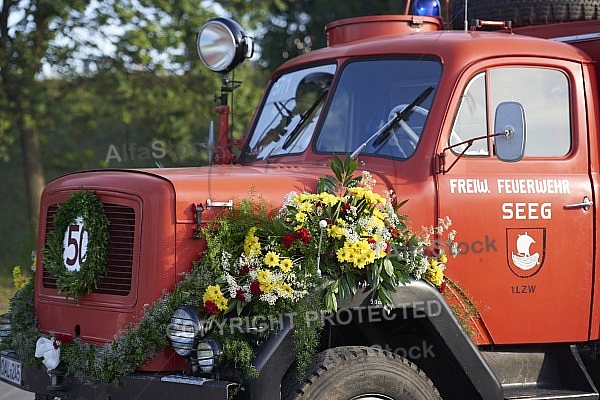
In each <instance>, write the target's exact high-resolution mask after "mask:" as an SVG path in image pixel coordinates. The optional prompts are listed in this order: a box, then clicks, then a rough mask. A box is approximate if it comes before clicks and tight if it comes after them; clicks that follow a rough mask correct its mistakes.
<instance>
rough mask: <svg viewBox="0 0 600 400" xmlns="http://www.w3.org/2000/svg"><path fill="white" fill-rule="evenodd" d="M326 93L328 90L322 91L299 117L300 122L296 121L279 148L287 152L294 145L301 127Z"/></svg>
mask: <svg viewBox="0 0 600 400" xmlns="http://www.w3.org/2000/svg"><path fill="white" fill-rule="evenodd" d="M328 92H329V89H327V90H324V91H323V92H322V93H321V94H320V95H319V97H317V99H316V100H315V102H314V103H312V105H311V106H310V108H309V109H308V110H306V111H305V112H304V113H303V114H302V115H300V121H298V124H296V126H295V127H294V129H292V131H291V132H290V134H289V135H288V137H287V138H286V139H285V142H283V146H281V148H282V149H283V150H287V148H288V147H290V145H291V144H292V143H294V141H295V140H296V138H297V137H298V135H299V134H300V131H301V130H302V127H304V125H305V124H306V121H308V117H310V116H311V115H312V113H313V112H314V111H315V109H316V108H317V107H318V106H319V104H321V102H322V101H323V99H325V96H326V95H327V93H328Z"/></svg>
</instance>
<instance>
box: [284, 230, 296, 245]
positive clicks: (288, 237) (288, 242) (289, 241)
mask: <svg viewBox="0 0 600 400" xmlns="http://www.w3.org/2000/svg"><path fill="white" fill-rule="evenodd" d="M294 240H296V235H294V234H293V233H288V234H287V235H284V236H283V245H284V246H285V247H286V248H288V249H289V248H290V247H291V246H292V244H293V243H294Z"/></svg>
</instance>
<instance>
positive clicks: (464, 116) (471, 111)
mask: <svg viewBox="0 0 600 400" xmlns="http://www.w3.org/2000/svg"><path fill="white" fill-rule="evenodd" d="M486 115H487V103H486V95H485V72H482V73H480V74H478V75H476V76H475V77H474V78H473V79H472V80H471V81H470V82H469V84H468V85H467V87H466V88H465V91H464V93H463V95H462V98H461V101H460V106H459V108H458V113H457V114H456V118H455V119H454V125H453V126H452V132H451V134H450V143H449V144H450V145H455V144H458V143H461V142H464V141H466V140H469V139H472V138H475V137H478V136H483V135H486V134H487V118H486ZM466 147H467V145H462V146H456V147H454V148H453V149H452V150H453V151H454V152H455V153H457V154H460V153H462V152H463V151H464V150H465V148H466ZM464 154H465V155H466V156H487V155H489V154H490V151H489V147H488V141H487V140H485V139H480V140H475V141H473V144H472V145H471V147H469V148H468V149H467V150H466V151H465V153H464Z"/></svg>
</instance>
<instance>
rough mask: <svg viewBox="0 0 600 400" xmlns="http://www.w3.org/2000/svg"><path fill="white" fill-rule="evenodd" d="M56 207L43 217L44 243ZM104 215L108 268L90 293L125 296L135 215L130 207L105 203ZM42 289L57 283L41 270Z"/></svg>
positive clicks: (127, 289)
mask: <svg viewBox="0 0 600 400" xmlns="http://www.w3.org/2000/svg"><path fill="white" fill-rule="evenodd" d="M57 210H58V205H56V204H55V205H52V206H50V207H48V212H47V215H46V241H47V240H48V235H49V234H50V232H52V230H53V229H54V217H55V216H56V212H57ZM104 212H105V214H106V217H107V218H108V220H109V221H110V225H109V227H108V228H109V229H108V235H109V236H108V264H107V266H106V271H107V273H106V275H105V276H102V277H100V278H99V279H98V285H97V286H98V287H97V288H96V289H94V290H93V291H92V293H102V294H110V295H116V296H127V295H128V294H129V292H130V290H131V272H132V265H133V243H134V233H135V211H134V210H133V208H131V207H127V206H123V205H119V204H112V203H104ZM43 285H44V287H45V288H52V289H56V279H55V278H54V277H53V276H52V275H50V273H49V272H48V271H47V270H46V268H44V271H43Z"/></svg>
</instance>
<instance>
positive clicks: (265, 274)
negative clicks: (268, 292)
mask: <svg viewBox="0 0 600 400" xmlns="http://www.w3.org/2000/svg"><path fill="white" fill-rule="evenodd" d="M256 280H257V281H258V283H260V284H261V285H262V284H267V283H271V273H270V272H269V271H268V270H266V269H261V270H259V271H258V274H257V275H256Z"/></svg>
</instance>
